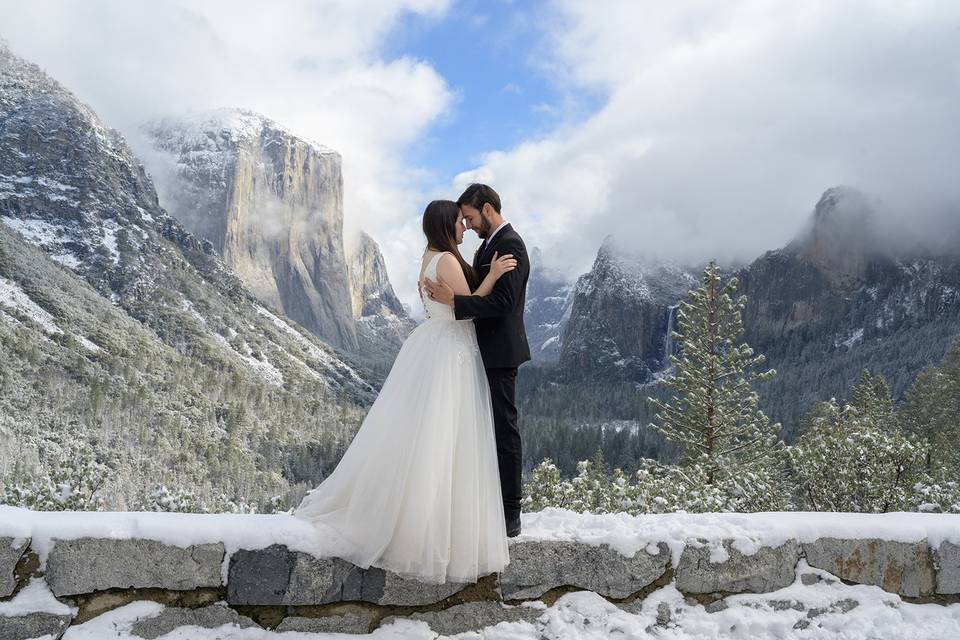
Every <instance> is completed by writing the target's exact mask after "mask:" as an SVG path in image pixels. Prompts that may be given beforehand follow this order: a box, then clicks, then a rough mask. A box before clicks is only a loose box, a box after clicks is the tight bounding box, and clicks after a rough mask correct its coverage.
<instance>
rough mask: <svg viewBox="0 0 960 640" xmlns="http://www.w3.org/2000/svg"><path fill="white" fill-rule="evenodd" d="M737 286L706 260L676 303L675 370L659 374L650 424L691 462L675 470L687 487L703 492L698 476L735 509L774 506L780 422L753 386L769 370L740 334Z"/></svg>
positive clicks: (780, 495)
mask: <svg viewBox="0 0 960 640" xmlns="http://www.w3.org/2000/svg"><path fill="white" fill-rule="evenodd" d="M736 288H737V279H736V278H735V277H734V278H730V279H729V280H727V281H726V282H723V279H722V277H721V273H720V268H719V267H718V266H717V265H716V264H715V263H713V262H711V263H710V264H708V265H707V267H706V269H705V270H704V272H703V277H702V280H701V286H700V287H699V288H697V289H694V290H693V291H691V292H690V294H689V296H688V298H687V300H685V301H683V302H681V303H680V308H679V310H678V313H677V323H678V331H677V332H675V334H674V338H675V340H677V341H678V343H679V344H680V355H679V356H673V355H671V356H670V358H671V361H672V362H673V365H674V371H673V375H671V376H670V377H668V378H666V379H665V380H664V382H665V384H666V386H667V387H668V388H669V389H671V390H672V392H673V396H672V397H671V398H670V399H669V400H667V401H661V400H657V399H653V400H652V402H653V404H654V406H655V407H656V409H657V415H656V422H654V423H653V424H651V427H652V428H653V429H655V430H657V431H659V432H661V433H662V434H663V435H664V436H665V437H666V438H668V439H670V440H672V441H674V442H675V443H677V444H678V445H679V446H680V447H681V449H682V456H681V460H680V464H681V466H682V467H684V468H691V469H696V471H695V472H691V473H689V474H682V475H680V476H678V479H680V480H681V481H683V482H687V483H691V484H692V486H690V487H689V488H690V490H694V491H698V492H700V493H704V494H706V493H708V492H709V490H708V489H707V488H706V487H702V486H696V485H699V483H700V482H702V483H703V484H705V485H711V486H716V487H720V488H721V490H722V491H723V492H724V493H726V494H728V495H729V496H730V498H731V500H730V501H729V502H732V503H733V504H735V505H736V508H737V509H738V510H748V511H749V510H768V509H777V508H781V507H782V506H783V505H784V504H785V502H786V492H785V490H784V486H783V482H782V471H783V460H784V457H783V451H784V449H783V443H782V442H781V441H780V439H779V438H778V436H777V433H778V430H779V426H780V425H779V424H770V421H769V419H768V418H767V416H766V415H765V414H764V413H763V411H761V410H760V408H759V397H758V396H757V393H756V391H754V389H753V387H752V384H753V383H754V382H755V381H759V380H765V379H768V378H770V377H771V376H773V375H774V374H775V372H774V371H773V370H768V371H757V370H756V367H758V366H759V365H761V364H763V362H764V357H763V356H762V355H758V354H754V351H753V349H752V348H751V347H750V346H749V345H748V344H746V343H744V342H741V339H742V336H743V309H744V307H745V306H746V297H745V296H739V297H735V292H736Z"/></svg>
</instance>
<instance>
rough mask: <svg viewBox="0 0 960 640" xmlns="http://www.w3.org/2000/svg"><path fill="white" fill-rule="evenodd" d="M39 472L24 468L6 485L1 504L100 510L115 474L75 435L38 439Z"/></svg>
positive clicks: (1, 494)
mask: <svg viewBox="0 0 960 640" xmlns="http://www.w3.org/2000/svg"><path fill="white" fill-rule="evenodd" d="M31 440H37V442H36V445H35V446H36V449H37V453H38V458H39V460H38V467H39V469H40V471H39V473H29V472H27V470H26V469H24V468H20V469H18V470H16V471H14V473H13V474H12V476H11V477H10V478H8V479H7V481H6V482H5V483H4V484H3V491H2V493H0V503H3V504H10V505H15V506H21V507H26V508H29V509H35V510H37V511H96V510H98V509H100V508H102V507H103V496H102V495H101V490H102V488H103V486H104V484H105V483H106V481H107V478H108V477H109V476H110V474H111V470H110V468H109V467H108V466H107V465H106V464H104V463H103V462H101V461H100V460H98V459H97V456H96V455H95V452H94V450H93V448H92V447H91V446H90V444H88V443H87V442H86V441H85V440H82V439H80V438H78V437H77V436H76V435H75V434H70V433H64V434H56V435H46V436H44V437H43V438H41V439H34V438H31Z"/></svg>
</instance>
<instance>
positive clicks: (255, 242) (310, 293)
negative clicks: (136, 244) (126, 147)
mask: <svg viewBox="0 0 960 640" xmlns="http://www.w3.org/2000/svg"><path fill="white" fill-rule="evenodd" d="M146 129H147V131H148V133H149V134H150V136H151V137H152V139H153V143H154V146H155V148H156V150H157V151H158V152H160V153H158V154H157V155H156V156H154V157H152V158H151V157H149V156H148V158H150V159H149V160H148V161H149V162H150V163H151V169H152V171H153V172H154V173H155V174H156V176H157V183H158V187H159V191H160V196H161V200H162V202H163V203H164V205H165V206H166V207H167V209H168V210H169V211H170V213H171V214H172V215H173V216H175V217H176V218H177V219H178V220H180V221H181V223H183V225H184V226H185V227H186V228H187V229H188V230H189V231H190V232H192V233H193V234H194V235H196V236H198V237H200V238H206V239H208V240H209V241H210V242H211V243H212V244H213V247H214V249H215V250H216V251H217V252H218V253H220V254H221V255H222V256H223V259H224V262H226V264H227V265H228V266H230V268H232V269H233V270H234V271H236V273H237V274H238V275H239V276H240V278H241V279H242V280H243V282H244V283H245V284H246V285H247V287H249V289H250V290H251V291H252V292H253V293H254V295H256V296H257V297H258V298H259V299H260V300H262V301H264V302H266V303H267V304H269V305H270V306H272V307H274V308H277V309H282V310H283V311H284V313H285V314H286V315H287V316H288V317H290V318H291V319H293V320H295V321H296V322H298V323H299V324H301V325H303V326H304V327H306V328H307V329H309V330H310V331H311V332H313V333H314V334H316V335H318V336H320V337H322V338H323V339H325V340H327V341H328V342H330V343H331V344H334V345H336V346H338V347H341V348H345V349H347V350H351V351H356V350H357V348H358V342H357V332H356V327H355V326H354V322H353V314H352V313H351V296H350V288H349V283H348V279H347V263H346V257H345V254H344V248H343V177H342V175H341V170H340V164H341V161H340V155H339V154H338V153H336V152H335V151H333V150H331V149H328V148H326V147H323V146H321V145H319V144H316V143H313V142H309V141H307V140H304V139H303V138H300V137H298V136H296V135H294V134H292V133H291V132H289V131H287V130H286V129H284V128H283V127H281V126H280V125H278V124H277V123H275V122H273V121H271V120H269V119H267V118H264V117H263V116H260V115H257V114H254V113H251V112H248V111H240V110H223V111H216V112H212V113H205V114H199V115H195V116H185V117H182V118H165V119H162V120H159V121H157V122H155V123H152V124H150V125H148V126H147V127H146Z"/></svg>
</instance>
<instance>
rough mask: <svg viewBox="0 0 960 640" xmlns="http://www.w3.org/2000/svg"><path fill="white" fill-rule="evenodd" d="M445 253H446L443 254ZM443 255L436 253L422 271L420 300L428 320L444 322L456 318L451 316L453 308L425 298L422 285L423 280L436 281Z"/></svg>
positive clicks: (425, 290) (424, 288)
mask: <svg viewBox="0 0 960 640" xmlns="http://www.w3.org/2000/svg"><path fill="white" fill-rule="evenodd" d="M444 253H446V252H444ZM442 255H443V253H438V254H436V255H435V256H433V257H432V258H430V262H428V263H427V266H426V267H425V268H424V270H423V275H422V276H421V277H420V283H421V284H420V298H421V300H423V310H424V311H425V312H426V317H427V318H429V319H435V318H442V319H445V320H456V316H454V314H453V308H452V307H448V306H447V305H445V304H442V303H440V302H435V301H433V300H431V299H430V298H429V297H428V296H427V288H426V287H425V286H424V285H423V279H424V278H430V279H431V280H434V281H435V280H436V279H437V265H438V264H439V263H440V256H442Z"/></svg>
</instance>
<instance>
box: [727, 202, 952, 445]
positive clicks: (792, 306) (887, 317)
mask: <svg viewBox="0 0 960 640" xmlns="http://www.w3.org/2000/svg"><path fill="white" fill-rule="evenodd" d="M877 227H878V220H877V216H876V214H875V213H874V210H873V208H872V207H871V206H870V203H869V200H868V198H867V197H866V196H865V195H864V194H862V193H860V192H859V191H857V190H855V189H852V188H849V187H836V188H832V189H829V190H827V191H826V192H825V193H824V194H823V197H821V199H820V201H819V202H818V203H817V205H816V207H815V209H814V212H813V215H812V216H811V221H810V226H809V228H808V230H806V231H805V232H804V233H802V234H801V235H800V236H799V237H798V238H796V239H795V240H794V241H793V242H791V243H790V244H788V245H787V246H786V247H784V248H783V249H780V250H777V251H770V252H767V253H766V254H764V255H763V256H761V257H760V258H758V259H757V260H755V261H754V262H753V263H752V264H750V265H749V267H747V268H746V269H744V270H742V271H741V272H740V274H739V276H740V280H741V285H740V291H741V292H742V293H743V294H745V295H746V296H747V307H746V309H745V311H744V324H745V328H746V336H745V337H746V339H747V340H748V341H749V342H750V344H751V345H753V346H754V348H755V349H756V350H757V351H759V352H760V353H764V354H765V355H766V356H767V359H768V362H769V364H770V366H772V367H774V368H775V369H777V372H778V374H777V376H776V377H775V378H773V380H771V381H769V382H767V383H765V384H764V386H763V387H762V390H763V393H764V396H765V401H766V402H767V403H768V408H769V409H770V410H771V411H772V412H773V413H774V415H775V417H777V419H779V420H783V421H784V424H785V426H786V427H787V432H788V434H791V433H792V432H793V430H794V429H795V428H796V425H797V424H798V423H799V421H800V419H801V417H802V415H803V413H804V412H805V411H806V410H807V409H808V408H809V407H810V406H811V405H812V404H813V403H814V402H815V401H816V400H819V399H829V398H830V397H831V396H837V397H842V396H845V395H846V392H847V391H848V390H849V388H850V387H851V386H852V384H853V383H854V382H855V381H856V379H857V377H858V375H859V373H860V370H861V369H863V368H864V367H867V368H870V369H871V370H872V371H874V372H875V373H881V374H883V375H884V376H885V377H886V378H887V379H888V381H889V382H890V386H891V390H892V392H893V394H894V397H896V398H900V397H902V396H903V393H904V392H905V391H906V390H907V388H908V387H909V385H910V384H911V383H912V382H913V379H914V378H915V377H916V375H917V373H919V372H920V371H921V370H922V369H923V368H924V367H926V366H927V365H929V364H931V363H933V362H939V361H940V359H941V358H943V355H944V353H946V350H947V348H948V347H949V346H950V344H951V343H952V341H953V340H955V339H956V338H957V337H958V336H960V252H958V251H957V250H956V248H954V251H952V252H931V251H923V250H918V249H916V248H906V249H904V248H899V249H898V248H896V247H895V246H894V247H892V246H890V245H889V244H888V243H887V242H884V241H882V240H881V239H880V237H879V233H878V232H877ZM944 233H950V230H949V229H944Z"/></svg>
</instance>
